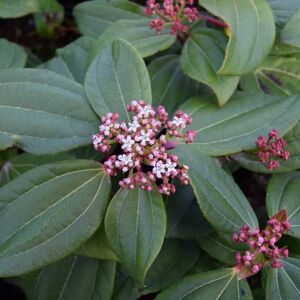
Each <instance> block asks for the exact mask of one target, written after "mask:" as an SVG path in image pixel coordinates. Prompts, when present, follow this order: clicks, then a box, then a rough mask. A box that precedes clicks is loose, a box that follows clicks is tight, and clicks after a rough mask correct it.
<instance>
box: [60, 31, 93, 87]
mask: <svg viewBox="0 0 300 300" xmlns="http://www.w3.org/2000/svg"><path fill="white" fill-rule="evenodd" d="M94 43H95V40H94V39H93V38H91V37H86V36H84V37H81V38H79V39H77V40H76V41H75V42H73V43H71V44H69V45H67V46H66V47H64V48H61V49H58V50H57V55H58V57H60V58H61V59H62V60H63V61H64V63H65V64H66V66H67V68H68V69H69V71H70V73H71V74H72V75H73V77H74V78H75V80H77V81H78V82H80V83H83V82H84V77H85V74H86V71H87V67H88V54H89V51H90V49H91V48H92V46H93V45H94Z"/></svg>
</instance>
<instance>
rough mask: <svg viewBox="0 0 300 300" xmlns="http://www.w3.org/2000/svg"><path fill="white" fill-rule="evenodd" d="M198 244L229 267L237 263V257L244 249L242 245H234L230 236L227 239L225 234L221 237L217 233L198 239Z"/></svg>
mask: <svg viewBox="0 0 300 300" xmlns="http://www.w3.org/2000/svg"><path fill="white" fill-rule="evenodd" d="M198 244H199V245H200V247H201V248H202V249H203V250H205V251H206V252H207V253H208V254H209V255H210V256H211V257H213V258H215V259H217V260H219V261H221V262H223V263H225V264H227V265H229V266H232V265H234V264H235V263H236V259H235V255H236V253H237V251H241V250H242V249H243V247H241V246H240V245H236V244H233V243H232V241H231V237H230V236H228V237H227V239H225V236H224V234H222V235H220V234H218V233H217V232H214V233H212V234H209V235H207V236H204V237H201V238H198ZM243 250H245V249H243Z"/></svg>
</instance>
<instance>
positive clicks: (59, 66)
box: [37, 56, 75, 80]
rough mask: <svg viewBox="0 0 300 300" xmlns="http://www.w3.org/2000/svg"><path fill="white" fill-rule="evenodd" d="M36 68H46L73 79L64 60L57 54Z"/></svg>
mask: <svg viewBox="0 0 300 300" xmlns="http://www.w3.org/2000/svg"><path fill="white" fill-rule="evenodd" d="M37 68H39V69H46V70H49V71H52V72H54V73H57V74H59V75H62V76H65V77H67V78H69V79H72V80H75V78H74V76H73V74H72V73H71V71H70V69H69V67H68V65H67V64H66V62H65V61H64V60H63V59H62V58H60V57H57V56H56V57H54V58H52V59H50V60H48V61H47V62H45V63H43V64H41V65H39V66H38V67H37Z"/></svg>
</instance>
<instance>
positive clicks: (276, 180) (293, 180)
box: [266, 172, 300, 238]
mask: <svg viewBox="0 0 300 300" xmlns="http://www.w3.org/2000/svg"><path fill="white" fill-rule="evenodd" d="M299 183H300V173H299V172H294V173H284V174H280V175H274V176H272V178H271V180H270V182H269V184H268V189H267V199H266V205H267V210H268V214H269V216H270V217H272V216H274V215H275V214H276V213H277V212H279V211H280V210H282V209H286V210H287V217H288V218H287V220H288V222H289V223H290V224H291V229H290V230H289V232H288V234H290V235H292V236H294V237H296V238H300V199H299V197H298V188H299Z"/></svg>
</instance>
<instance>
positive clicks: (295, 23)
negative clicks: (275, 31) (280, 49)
mask: <svg viewBox="0 0 300 300" xmlns="http://www.w3.org/2000/svg"><path fill="white" fill-rule="evenodd" d="M299 27H300V9H299V10H298V11H297V12H295V14H293V16H292V17H291V18H290V20H289V21H288V22H287V23H286V25H285V26H284V28H283V30H282V31H281V41H282V42H283V43H285V44H288V45H291V46H294V47H299V48H300V32H299Z"/></svg>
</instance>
